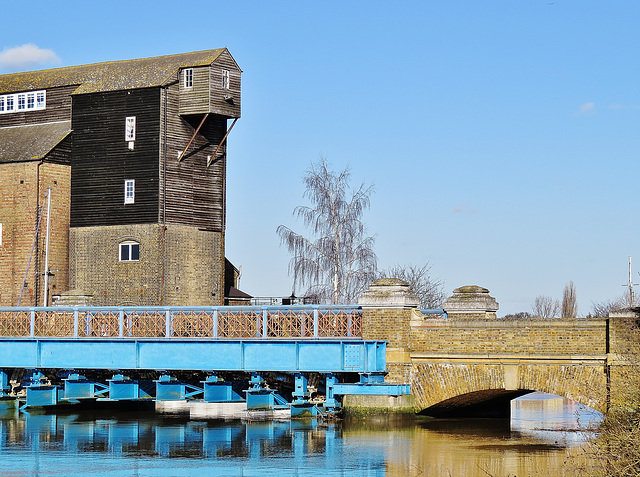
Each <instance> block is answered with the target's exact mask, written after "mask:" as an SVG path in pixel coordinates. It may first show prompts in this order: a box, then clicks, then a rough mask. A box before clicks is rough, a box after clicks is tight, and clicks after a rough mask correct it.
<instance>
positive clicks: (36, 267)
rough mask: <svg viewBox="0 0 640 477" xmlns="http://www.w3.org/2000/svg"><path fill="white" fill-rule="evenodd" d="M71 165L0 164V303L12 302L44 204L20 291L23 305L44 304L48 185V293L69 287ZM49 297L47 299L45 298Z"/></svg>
mask: <svg viewBox="0 0 640 477" xmlns="http://www.w3.org/2000/svg"><path fill="white" fill-rule="evenodd" d="M70 181H71V175H70V168H69V166H65V165H59V164H49V163H40V162H36V161H34V162H21V163H4V164H0V191H2V194H0V224H2V244H1V245H0V306H16V305H17V304H18V297H19V295H20V289H21V285H22V281H23V279H24V277H25V272H26V271H27V264H28V262H29V256H30V254H31V250H32V248H33V244H34V237H35V231H36V223H37V216H38V213H37V211H38V208H39V206H42V205H44V206H45V209H44V211H45V212H44V213H43V215H42V222H41V226H40V236H39V240H38V242H37V244H36V248H33V249H34V255H33V258H32V260H31V264H30V267H29V274H28V275H27V279H26V287H25V289H24V291H23V295H22V300H21V302H20V305H22V306H34V305H39V306H42V305H44V286H43V276H42V272H43V271H44V261H45V237H46V194H47V188H48V187H51V188H52V195H51V222H50V224H51V226H50V234H49V269H50V270H51V272H52V273H54V274H55V275H54V276H51V277H50V280H49V293H50V296H51V295H54V294H57V293H60V292H62V291H64V290H66V289H67V288H68V272H67V270H68V234H69V194H70ZM49 301H50V300H49Z"/></svg>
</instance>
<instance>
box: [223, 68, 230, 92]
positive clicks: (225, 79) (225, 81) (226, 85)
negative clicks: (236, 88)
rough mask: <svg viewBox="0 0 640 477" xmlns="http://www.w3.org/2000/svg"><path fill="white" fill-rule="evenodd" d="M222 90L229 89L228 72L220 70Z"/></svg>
mask: <svg viewBox="0 0 640 477" xmlns="http://www.w3.org/2000/svg"><path fill="white" fill-rule="evenodd" d="M222 88H223V89H229V70H222Z"/></svg>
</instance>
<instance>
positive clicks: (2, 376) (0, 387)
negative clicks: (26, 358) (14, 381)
mask: <svg viewBox="0 0 640 477" xmlns="http://www.w3.org/2000/svg"><path fill="white" fill-rule="evenodd" d="M9 391H11V386H9V376H8V375H7V373H5V372H4V371H2V370H0V398H2V397H5V396H8V395H9Z"/></svg>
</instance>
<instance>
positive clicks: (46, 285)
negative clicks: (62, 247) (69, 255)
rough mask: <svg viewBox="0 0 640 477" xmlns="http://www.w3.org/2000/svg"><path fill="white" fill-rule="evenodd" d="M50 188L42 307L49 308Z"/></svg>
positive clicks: (49, 191)
mask: <svg viewBox="0 0 640 477" xmlns="http://www.w3.org/2000/svg"><path fill="white" fill-rule="evenodd" d="M51 192H52V191H51V187H49V188H47V235H46V238H45V242H44V306H49V227H50V225H51Z"/></svg>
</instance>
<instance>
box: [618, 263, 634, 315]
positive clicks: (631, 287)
mask: <svg viewBox="0 0 640 477" xmlns="http://www.w3.org/2000/svg"><path fill="white" fill-rule="evenodd" d="M634 285H637V283H633V273H632V271H631V257H629V283H627V284H626V285H622V286H623V287H624V286H627V287H629V308H631V307H633V305H634V303H635V296H634V293H633V286H634Z"/></svg>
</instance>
